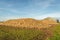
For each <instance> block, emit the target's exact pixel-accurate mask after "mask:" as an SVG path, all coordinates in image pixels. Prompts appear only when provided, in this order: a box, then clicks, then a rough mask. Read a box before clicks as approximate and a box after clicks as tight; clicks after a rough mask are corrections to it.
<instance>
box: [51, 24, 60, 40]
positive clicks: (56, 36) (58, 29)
mask: <svg viewBox="0 0 60 40" xmlns="http://www.w3.org/2000/svg"><path fill="white" fill-rule="evenodd" d="M51 31H52V32H53V37H51V38H50V40H60V24H59V25H57V26H55V27H53V28H51Z"/></svg>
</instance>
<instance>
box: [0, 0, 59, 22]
mask: <svg viewBox="0 0 60 40" xmlns="http://www.w3.org/2000/svg"><path fill="white" fill-rule="evenodd" d="M45 17H60V0H0V21H3V20H8V19H16V18H35V19H42V18H45Z"/></svg>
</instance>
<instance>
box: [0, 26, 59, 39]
mask: <svg viewBox="0 0 60 40" xmlns="http://www.w3.org/2000/svg"><path fill="white" fill-rule="evenodd" d="M0 40H60V25H57V26H56V27H52V28H45V29H41V30H38V29H34V28H32V29H29V28H17V27H8V26H0Z"/></svg>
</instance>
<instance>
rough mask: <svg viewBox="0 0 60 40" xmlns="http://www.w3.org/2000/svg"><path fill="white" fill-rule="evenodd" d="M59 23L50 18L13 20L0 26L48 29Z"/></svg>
mask: <svg viewBox="0 0 60 40" xmlns="http://www.w3.org/2000/svg"><path fill="white" fill-rule="evenodd" d="M56 24H57V22H56V21H55V20H53V19H52V18H50V17H48V18H45V19H43V20H36V19H32V18H23V19H12V20H8V21H5V22H2V23H0V25H6V26H14V27H27V28H46V27H50V26H54V25H56Z"/></svg>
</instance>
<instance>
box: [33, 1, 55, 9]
mask: <svg viewBox="0 0 60 40" xmlns="http://www.w3.org/2000/svg"><path fill="white" fill-rule="evenodd" d="M54 1H55V0H33V3H34V5H35V6H39V7H41V8H42V9H46V8H47V7H49V6H51V3H52V2H54Z"/></svg>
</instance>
